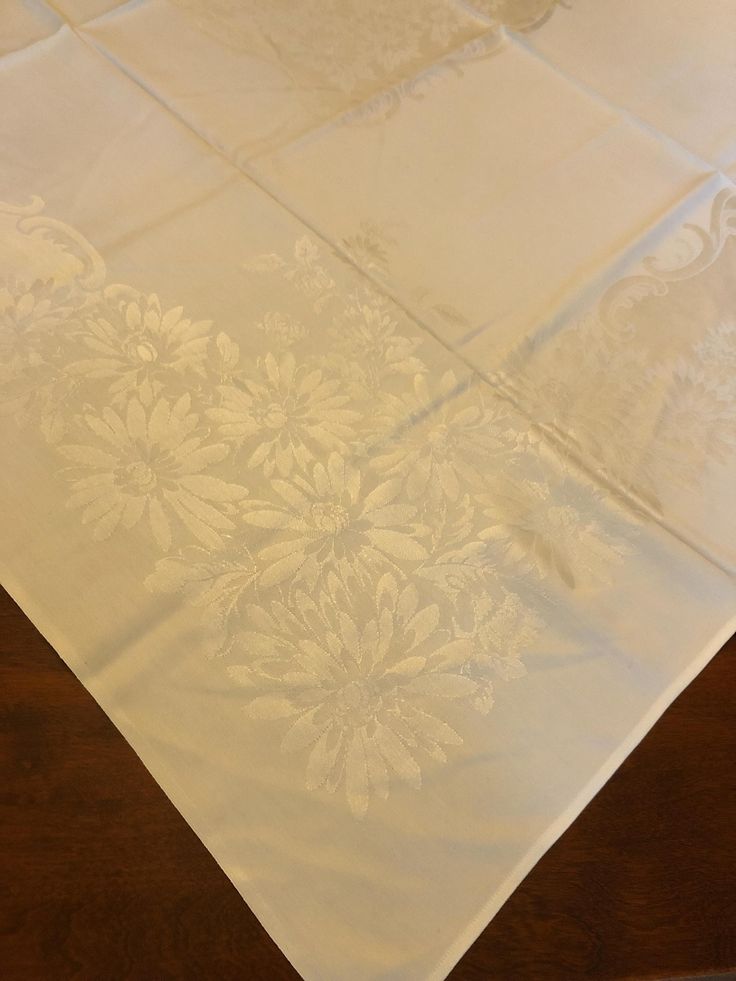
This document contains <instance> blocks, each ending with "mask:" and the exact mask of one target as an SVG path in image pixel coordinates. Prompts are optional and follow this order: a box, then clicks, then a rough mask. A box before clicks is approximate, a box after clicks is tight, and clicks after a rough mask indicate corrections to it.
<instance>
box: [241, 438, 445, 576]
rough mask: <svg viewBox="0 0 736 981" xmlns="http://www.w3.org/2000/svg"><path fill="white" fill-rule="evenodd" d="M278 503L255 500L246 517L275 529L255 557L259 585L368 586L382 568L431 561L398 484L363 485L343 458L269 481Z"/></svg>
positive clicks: (423, 533) (335, 457)
mask: <svg viewBox="0 0 736 981" xmlns="http://www.w3.org/2000/svg"><path fill="white" fill-rule="evenodd" d="M271 487H272V489H273V491H274V492H275V494H274V497H275V498H279V499H280V500H279V501H276V502H274V501H252V502H250V504H249V506H248V507H247V508H246V510H245V511H244V519H245V520H246V521H247V522H248V523H249V524H252V525H255V526H257V527H261V528H271V529H274V530H275V531H276V532H277V534H275V537H274V541H273V543H272V544H270V545H268V546H266V547H265V548H264V549H262V550H261V551H260V552H259V553H258V559H259V561H260V562H261V563H263V564H264V566H265V569H264V572H263V575H262V577H261V584H262V585H266V586H270V585H275V584H277V583H282V582H284V581H285V580H287V579H291V578H296V579H301V580H307V581H309V582H312V583H316V582H317V581H318V580H323V581H325V582H329V580H330V577H332V576H337V577H338V579H339V580H341V581H342V582H343V583H345V582H349V581H350V580H351V579H354V578H357V579H358V580H366V579H368V578H369V577H370V575H371V573H372V572H373V571H374V570H375V569H376V568H377V567H378V568H380V567H382V566H383V567H385V566H386V564H387V563H388V564H389V565H390V566H393V567H395V568H407V567H408V568H411V567H412V566H413V565H414V564H415V563H417V562H421V561H422V560H424V559H426V558H428V553H427V550H426V548H425V546H424V544H423V543H422V538H423V537H424V536H426V534H427V529H426V528H425V527H424V526H421V525H418V524H417V523H416V522H415V518H416V509H415V508H414V507H413V506H412V505H411V504H409V503H407V502H406V501H405V500H401V488H402V484H401V481H399V480H386V481H384V482H383V483H375V482H374V483H373V484H368V485H367V486H366V482H365V478H364V477H363V476H362V475H361V472H360V471H359V470H358V469H357V468H356V467H354V466H352V465H351V464H349V463H347V462H346V461H345V460H344V459H343V458H342V457H341V456H340V455H339V454H337V453H331V454H330V456H329V458H328V460H327V465H326V466H325V464H323V463H317V464H315V465H314V467H313V468H312V472H311V476H310V479H307V478H306V477H303V476H295V477H294V478H293V479H292V480H291V481H288V482H287V481H285V480H277V479H274V480H273V481H272V484H271Z"/></svg>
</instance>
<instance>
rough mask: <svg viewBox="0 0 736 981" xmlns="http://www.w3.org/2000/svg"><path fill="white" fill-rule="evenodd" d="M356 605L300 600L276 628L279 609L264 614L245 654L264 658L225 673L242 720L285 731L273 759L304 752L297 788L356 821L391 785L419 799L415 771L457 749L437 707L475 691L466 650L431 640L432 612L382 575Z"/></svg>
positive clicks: (435, 631)
mask: <svg viewBox="0 0 736 981" xmlns="http://www.w3.org/2000/svg"><path fill="white" fill-rule="evenodd" d="M353 605H354V606H356V605H357V601H356V604H353ZM364 605H365V607H366V608H365V609H364V610H362V611H360V612H359V611H358V610H356V609H349V610H348V609H344V608H340V607H337V606H335V605H334V604H333V603H332V602H331V601H330V600H328V599H326V598H324V597H323V598H322V599H320V600H318V601H317V602H315V601H314V600H312V599H311V598H310V597H309V596H307V595H306V594H305V593H299V594H298V595H297V596H296V597H295V602H294V604H292V612H289V613H287V617H286V618H284V616H283V613H284V608H283V607H280V606H279V605H278V604H275V605H274V607H273V608H272V610H271V612H270V613H267V612H266V611H263V610H262V611H261V613H260V614H259V621H258V623H257V625H256V626H257V628H258V629H257V631H253V632H252V633H251V634H246V635H244V636H243V648H244V650H251V649H252V646H253V645H254V642H255V646H256V647H257V649H258V650H259V651H260V652H261V653H262V655H264V654H265V652H266V651H267V650H268V649H269V647H270V649H271V651H272V656H271V657H270V658H268V657H264V658H263V659H262V660H261V661H260V663H258V664H257V666H256V667H255V668H254V667H252V666H251V665H247V664H246V665H237V666H233V667H231V668H230V669H229V671H230V675H231V677H232V678H233V680H235V681H236V682H238V683H240V684H242V685H244V686H245V687H246V689H247V690H248V691H249V694H251V695H253V696H254V697H252V699H251V700H250V702H249V705H248V711H249V714H250V715H251V716H253V717H255V718H260V719H288V720H289V729H288V731H287V732H286V734H285V735H284V737H283V740H282V743H281V748H282V750H283V751H285V752H299V751H307V750H308V752H309V757H308V761H307V780H306V782H307V787H308V788H309V789H311V790H316V789H318V788H321V787H324V788H325V789H327V790H329V791H331V792H334V791H335V790H337V789H338V788H339V787H344V788H345V793H346V796H347V800H348V804H349V806H350V809H351V811H352V813H353V814H354V815H355V816H356V817H359V818H362V817H363V816H364V815H365V813H366V811H367V809H368V805H369V802H370V799H371V797H374V796H375V797H379V798H384V799H385V798H386V797H387V796H388V794H389V789H390V780H391V779H392V778H393V779H398V780H401V781H403V782H404V783H406V784H408V785H409V786H410V787H415V788H418V787H420V786H421V779H422V774H421V764H422V763H423V762H424V761H425V760H434V761H436V762H444V761H445V760H446V752H445V748H446V747H448V746H458V745H460V744H461V743H462V738H461V737H460V735H459V734H458V733H457V731H456V730H455V729H454V728H452V727H451V726H450V725H449V724H448V723H447V722H446V721H445V719H443V718H442V715H443V707H444V706H446V705H447V703H448V701H450V702H451V701H454V700H461V699H465V700H467V699H471V698H472V697H473V696H474V695H475V694H476V692H477V691H478V684H477V682H476V681H475V680H473V679H472V678H470V677H468V676H467V675H466V674H464V673H463V666H464V664H465V662H466V660H467V658H468V656H469V654H470V645H469V643H468V642H467V641H466V640H456V639H454V638H452V637H451V636H450V635H449V634H448V632H447V631H445V630H442V629H441V624H440V612H439V609H438V607H437V606H435V605H432V604H430V605H422V604H421V603H420V600H419V596H418V593H417V591H416V588H415V587H414V586H413V585H408V586H405V587H404V588H403V589H400V588H399V585H398V583H397V580H396V579H395V577H394V576H392V575H390V574H387V575H384V576H382V577H381V578H380V579H379V580H378V582H377V584H376V591H375V596H374V598H373V600H372V601H371V600H370V599H369V600H368V602H367V603H364Z"/></svg>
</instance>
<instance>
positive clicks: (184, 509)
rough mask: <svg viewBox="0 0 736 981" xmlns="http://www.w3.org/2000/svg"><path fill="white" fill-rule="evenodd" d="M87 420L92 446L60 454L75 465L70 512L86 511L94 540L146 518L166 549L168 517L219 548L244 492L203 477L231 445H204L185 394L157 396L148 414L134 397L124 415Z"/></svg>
mask: <svg viewBox="0 0 736 981" xmlns="http://www.w3.org/2000/svg"><path fill="white" fill-rule="evenodd" d="M84 423H85V426H86V428H87V430H88V431H89V434H90V435H91V436H92V437H93V442H90V443H74V444H67V445H64V446H61V447H60V451H61V453H63V455H64V456H65V457H66V458H67V459H68V460H70V461H72V463H74V464H76V465H77V466H76V468H75V471H76V472H75V473H74V476H73V484H72V495H71V497H70V499H69V507H80V508H82V509H83V510H82V521H83V523H85V524H92V525H93V528H94V531H93V535H94V537H95V538H96V539H106V538H109V537H110V535H111V534H112V533H113V532H114V531H115V530H116V529H117V528H118V527H123V528H132V527H133V526H134V525H137V524H138V522H139V521H140V520H141V519H142V518H143V517H144V515H147V516H148V522H149V524H150V528H151V532H152V533H153V536H154V538H155V540H156V542H157V543H158V545H159V547H160V548H161V549H163V550H168V549H169V548H170V547H171V541H172V518H173V517H176V518H178V520H179V522H180V523H181V524H182V525H183V526H184V527H185V528H186V529H187V530H188V531H189V532H190V533H191V534H192V535H193V536H194V538H195V539H196V540H197V541H199V542H201V543H202V544H203V545H207V546H210V547H213V548H217V547H219V546H220V545H222V535H223V533H225V532H228V531H232V530H233V529H234V528H235V523H234V522H233V520H232V516H233V513H234V510H235V504H236V502H239V501H240V500H242V498H244V497H245V495H246V491H245V489H244V488H243V487H240V486H238V485H236V484H231V483H227V482H226V481H224V480H220V479H219V478H217V477H213V476H211V475H209V474H205V473H203V471H205V470H206V469H207V468H208V467H210V466H212V465H213V464H216V463H219V462H220V461H222V460H223V459H224V458H225V457H226V456H227V454H228V448H227V446H226V445H225V444H224V443H207V442H205V435H204V434H203V433H202V431H199V417H198V415H197V414H196V413H193V412H192V411H191V400H190V397H189V395H182V396H181V398H179V399H178V400H177V401H176V402H174V403H173V404H172V403H171V402H169V401H168V400H167V399H165V398H160V399H159V400H158V401H157V402H155V404H154V405H153V407H152V408H151V409H150V411H149V410H147V409H146V407H144V405H143V404H142V403H141V401H140V400H139V399H137V398H131V399H130V401H129V402H128V404H127V406H126V409H125V411H124V412H122V413H120V414H118V412H116V411H115V410H114V409H111V408H106V409H104V410H103V411H102V413H101V415H95V414H93V413H87V414H86V415H85V416H84ZM80 471H81V473H80Z"/></svg>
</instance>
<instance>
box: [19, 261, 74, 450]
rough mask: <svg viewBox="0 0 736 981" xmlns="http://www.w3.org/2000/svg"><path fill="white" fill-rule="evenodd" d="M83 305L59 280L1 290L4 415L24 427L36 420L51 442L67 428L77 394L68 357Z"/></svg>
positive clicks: (39, 281) (56, 439)
mask: <svg viewBox="0 0 736 981" xmlns="http://www.w3.org/2000/svg"><path fill="white" fill-rule="evenodd" d="M81 303H83V300H79V299H75V298H74V297H73V296H72V290H71V289H70V288H68V287H64V286H59V285H58V284H55V283H54V282H53V281H43V280H36V281H35V282H33V283H31V284H30V285H26V284H24V283H22V282H20V281H16V280H7V281H6V282H5V284H4V285H2V286H0V411H3V412H12V413H14V414H15V416H16V418H17V419H18V421H19V422H21V423H23V422H26V421H28V420H29V419H30V418H33V419H34V420H36V421H37V422H38V424H39V425H40V427H41V431H42V432H43V434H44V436H45V437H46V439H47V440H48V441H49V442H51V443H55V442H57V441H58V439H59V438H60V437H61V434H62V433H63V431H64V429H65V426H66V423H65V421H64V418H63V410H64V408H65V406H66V404H67V403H68V402H69V401H70V398H71V394H72V391H73V389H74V382H73V380H72V379H71V378H70V377H69V375H68V373H67V371H66V365H65V362H64V356H65V344H68V343H69V338H68V336H67V334H68V331H69V329H70V325H71V324H72V321H73V318H74V316H75V312H76V307H77V304H81Z"/></svg>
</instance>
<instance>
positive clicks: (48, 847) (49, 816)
mask: <svg viewBox="0 0 736 981" xmlns="http://www.w3.org/2000/svg"><path fill="white" fill-rule="evenodd" d="M0 639H1V640H0V645H1V647H2V650H1V651H0V835H1V837H0V979H3V981H36V979H43V981H46V979H49V981H65V979H79V981H87V979H90V981H92V979H94V981H97V979H104V981H123V979H130V981H164V979H169V978H172V979H173V978H176V979H187V981H189V979H191V981H210V979H212V981H215V979H216V981H225V979H236V978H237V979H267V981H282V979H283V981H286V979H292V978H296V977H297V975H296V974H295V972H294V971H293V970H292V969H291V968H290V967H289V965H288V963H287V962H286V960H285V959H284V957H283V956H282V955H281V954H280V952H279V951H278V949H277V948H276V947H275V945H274V944H273V943H272V941H271V940H270V939H269V937H268V936H267V934H266V933H265V931H264V930H263V929H262V928H261V927H260V925H259V924H258V922H257V920H256V919H255V917H254V916H253V915H252V914H251V912H250V911H249V910H248V908H247V906H246V905H245V904H244V903H243V902H242V900H241V899H240V897H239V896H238V894H237V893H236V891H235V889H234V888H233V887H232V885H231V884H230V883H229V882H228V880H227V879H226V877H225V875H224V874H223V873H222V872H221V871H220V869H219V868H218V867H217V866H216V864H215V862H214V861H213V859H212V858H211V857H210V856H209V854H208V853H207V852H206V850H205V848H204V847H203V845H202V844H201V843H200V842H199V840H198V839H197V838H196V836H195V835H194V833H193V832H192V831H191V830H190V829H189V827H188V826H187V825H186V823H185V822H184V820H183V819H182V818H181V817H180V815H179V814H178V813H177V812H176V811H175V810H174V808H173V806H172V805H171V804H170V803H169V802H168V800H167V799H166V798H165V797H164V795H163V793H162V792H161V791H160V790H159V788H158V787H157V785H156V784H155V783H154V781H153V779H152V778H151V776H150V775H149V774H148V772H147V771H146V769H145V768H144V767H143V765H142V764H141V762H140V761H139V760H138V758H137V757H136V756H135V754H134V753H133V752H132V750H131V749H130V748H129V747H128V745H127V744H126V743H125V741H124V740H123V738H122V737H121V736H120V735H119V733H118V732H117V731H116V730H115V728H114V727H113V726H112V724H111V723H110V722H109V721H108V719H107V718H106V716H105V715H104V713H103V712H102V710H101V709H100V708H99V707H98V706H97V705H96V703H95V702H94V700H93V699H92V698H91V696H90V695H89V694H88V693H87V692H86V691H85V690H84V689H83V688H82V686H81V685H80V684H79V682H77V680H76V679H75V678H74V676H73V675H72V674H71V672H70V671H69V670H68V669H67V668H66V667H65V665H64V664H63V663H62V661H61V660H60V659H59V658H58V657H57V656H56V654H55V653H54V651H53V650H52V649H51V648H50V647H49V645H48V644H47V643H46V642H45V641H44V640H43V639H42V638H41V637H40V635H39V634H38V633H37V631H36V630H35V629H34V627H33V626H32V625H31V624H30V623H29V621H28V620H27V619H26V618H25V617H24V616H23V614H22V613H21V612H20V610H18V608H17V607H16V606H15V605H14V604H13V603H12V601H11V600H10V599H9V598H8V597H7V596H6V595H5V594H1V595H0ZM734 654H736V641H734V640H732V641H731V643H730V644H729V645H727V647H726V648H724V650H723V651H722V652H721V653H720V654H719V655H718V656H717V657H716V658H715V659H714V660H713V661H712V662H711V664H710V665H709V666H708V668H706V670H705V671H704V672H703V673H702V674H701V675H700V676H699V677H698V678H697V679H696V681H695V682H693V684H692V685H691V686H690V687H689V688H688V689H687V691H686V692H685V693H684V694H683V695H682V696H681V697H680V698H679V699H678V700H677V702H676V703H675V704H674V705H673V706H672V707H671V708H670V709H669V711H668V712H667V713H666V714H665V715H664V717H663V718H662V719H661V720H660V722H659V723H658V724H657V725H656V726H655V728H654V729H653V730H652V732H651V733H650V734H649V736H647V738H646V739H645V740H644V741H643V743H642V744H641V745H640V746H639V747H638V748H637V749H636V750H635V752H634V753H633V754H632V755H631V756H630V757H629V759H628V760H627V762H626V763H625V764H624V765H623V766H622V767H621V769H620V770H619V771H618V773H617V774H616V775H615V776H614V777H613V779H612V780H611V781H610V782H609V783H608V784H607V785H606V787H605V788H604V789H603V790H602V791H601V792H600V794H598V796H597V797H596V798H595V800H594V801H593V802H592V803H591V804H590V806H589V807H587V808H586V810H585V811H584V812H583V814H582V815H581V816H580V817H579V818H578V820H577V821H575V823H574V824H573V825H572V827H571V828H570V829H569V830H568V831H567V833H566V834H565V835H563V837H562V838H561V839H560V841H559V842H558V843H557V844H556V845H555V846H554V847H553V848H552V849H551V850H550V851H549V852H548V853H547V855H546V856H545V857H544V858H543V859H542V861H541V862H540V863H539V864H538V865H537V866H536V868H535V869H534V870H533V871H532V872H531V873H530V875H529V876H528V877H527V878H526V879H525V881H524V882H523V883H522V885H521V886H520V887H519V888H518V889H517V890H516V892H515V893H514V895H513V896H512V897H511V899H510V900H509V901H508V903H507V904H506V905H505V906H504V908H503V909H502V910H501V912H500V913H499V914H498V915H497V916H496V918H495V919H494V920H493V922H492V923H491V924H490V925H489V926H488V928H487V929H486V930H485V932H484V933H483V935H482V936H481V937H480V938H479V939H478V941H477V943H476V944H475V945H474V946H473V947H472V948H471V949H470V950H469V951H468V953H467V954H466V956H465V957H464V958H463V960H462V961H461V962H460V964H459V965H458V966H457V968H456V969H455V970H454V971H453V973H452V975H451V978H452V979H453V981H496V979H497V981H517V979H519V981H526V979H530V981H547V979H549V981H552V979H554V981H575V979H578V978H593V979H600V981H603V979H624V978H631V979H633V978H636V979H644V978H658V979H661V978H670V977H695V976H697V977H704V976H707V975H711V976H712V975H724V974H725V975H726V976H727V977H734V978H736V762H735V761H736V707H735V701H734V694H735V693H736V657H735V656H734ZM345 981H350V979H349V978H346V979H345Z"/></svg>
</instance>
